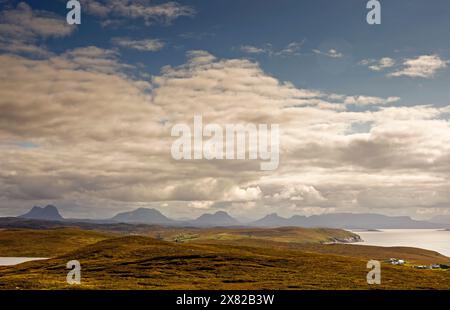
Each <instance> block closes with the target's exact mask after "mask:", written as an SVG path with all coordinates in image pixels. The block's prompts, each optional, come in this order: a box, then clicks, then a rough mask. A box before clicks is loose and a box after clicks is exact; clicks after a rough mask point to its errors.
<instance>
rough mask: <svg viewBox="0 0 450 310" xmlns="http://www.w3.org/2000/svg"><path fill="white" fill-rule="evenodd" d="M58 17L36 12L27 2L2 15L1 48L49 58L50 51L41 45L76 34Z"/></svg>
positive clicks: (48, 13) (44, 12)
mask: <svg viewBox="0 0 450 310" xmlns="http://www.w3.org/2000/svg"><path fill="white" fill-rule="evenodd" d="M75 29H76V28H75V27H74V26H69V25H68V24H67V22H66V20H65V19H64V18H62V17H60V16H58V15H56V14H53V13H50V12H47V11H40V10H33V9H32V8H31V7H30V6H29V5H28V4H26V3H25V2H20V3H19V4H17V6H16V8H8V9H5V10H3V11H2V12H0V49H1V50H3V51H7V52H12V53H25V54H33V55H37V56H48V55H49V54H50V52H49V51H48V50H47V49H46V47H45V46H43V45H41V44H39V43H38V42H40V41H42V40H45V39H48V38H61V37H66V36H68V35H70V34H71V33H72V32H73V31H75Z"/></svg>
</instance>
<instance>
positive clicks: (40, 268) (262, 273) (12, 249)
mask: <svg viewBox="0 0 450 310" xmlns="http://www.w3.org/2000/svg"><path fill="white" fill-rule="evenodd" d="M147 229H149V230H148V231H147V232H146V234H147V235H153V236H155V238H158V239H155V238H151V237H146V236H130V235H128V236H122V237H120V235H119V236H118V235H115V234H110V233H105V232H96V231H86V230H81V229H75V228H57V229H50V230H26V229H24V230H0V253H8V254H10V255H11V256H13V255H14V256H40V257H54V258H52V259H49V260H46V261H34V262H28V263H24V264H21V265H17V266H11V267H0V279H1V281H0V289H15V288H21V289H52V288H53V289H54V288H57V289H65V288H69V286H67V284H66V283H65V276H66V274H67V270H66V263H67V262H68V261H69V260H73V259H77V260H79V261H80V262H81V264H82V285H81V287H70V288H82V289H370V288H373V287H368V286H367V284H366V280H365V275H366V274H367V269H366V263H367V261H368V260H369V259H379V260H381V261H384V260H386V259H389V258H390V257H398V258H403V259H407V260H408V261H414V262H417V263H419V264H429V263H444V264H450V259H449V258H447V257H444V256H442V255H439V254H438V253H435V252H432V251H426V250H421V249H411V248H381V247H368V246H356V245H349V244H327V243H328V242H329V241H330V240H331V241H336V240H340V239H342V240H343V241H345V240H350V239H349V238H356V237H355V236H356V235H354V234H353V233H350V232H347V231H343V230H338V229H300V228H279V229H261V228H258V229H243V228H242V229H230V228H228V229H225V228H223V229H191V230H182V229H169V228H162V227H151V228H150V227H147ZM168 240H169V241H168ZM175 241H176V242H175ZM2 255H4V254H2ZM382 272H383V276H382V277H383V283H382V286H380V287H378V286H377V287H376V288H377V289H427V288H433V289H450V271H444V270H434V271H430V270H416V269H413V268H412V267H410V266H391V265H389V264H384V263H383V271H382Z"/></svg>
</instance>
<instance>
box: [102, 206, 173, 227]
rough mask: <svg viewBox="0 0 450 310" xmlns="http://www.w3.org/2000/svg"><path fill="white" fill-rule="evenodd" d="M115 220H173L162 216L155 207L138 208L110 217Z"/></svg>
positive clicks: (127, 221) (159, 221)
mask: <svg viewBox="0 0 450 310" xmlns="http://www.w3.org/2000/svg"><path fill="white" fill-rule="evenodd" d="M111 220H112V221H115V222H123V223H139V224H162V225H166V224H173V223H174V221H173V220H171V219H169V218H168V217H166V216H164V215H163V214H162V213H161V212H159V211H158V210H156V209H150V208H139V209H136V210H133V211H129V212H122V213H119V214H117V215H115V216H114V217H113V218H111Z"/></svg>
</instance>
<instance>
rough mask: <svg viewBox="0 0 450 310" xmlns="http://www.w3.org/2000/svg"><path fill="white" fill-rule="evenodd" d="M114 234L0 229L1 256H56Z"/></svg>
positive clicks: (60, 229)
mask: <svg viewBox="0 0 450 310" xmlns="http://www.w3.org/2000/svg"><path fill="white" fill-rule="evenodd" d="M113 236H114V235H112V234H108V233H102V232H95V231H88V230H81V229H76V228H59V229H51V230H33V229H7V230H0V253H1V254H0V256H17V257H54V256H56V255H61V254H64V253H67V252H70V251H74V250H76V249H79V248H80V247H83V246H86V245H88V244H93V243H96V242H98V241H101V240H105V239H108V238H111V237H113ZM6 254H7V255H6Z"/></svg>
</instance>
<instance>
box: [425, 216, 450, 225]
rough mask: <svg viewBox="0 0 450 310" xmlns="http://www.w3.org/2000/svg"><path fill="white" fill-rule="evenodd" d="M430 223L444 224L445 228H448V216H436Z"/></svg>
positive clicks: (449, 222)
mask: <svg viewBox="0 0 450 310" xmlns="http://www.w3.org/2000/svg"><path fill="white" fill-rule="evenodd" d="M430 222H432V223H437V224H445V225H446V226H447V227H450V215H438V216H435V217H433V218H432V219H431V220H430Z"/></svg>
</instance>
